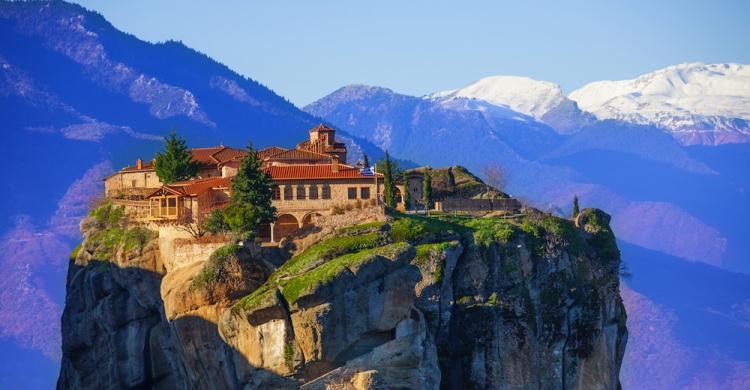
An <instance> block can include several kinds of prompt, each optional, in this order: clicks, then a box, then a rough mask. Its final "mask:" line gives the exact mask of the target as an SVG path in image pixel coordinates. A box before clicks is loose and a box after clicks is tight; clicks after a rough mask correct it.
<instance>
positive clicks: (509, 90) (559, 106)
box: [424, 76, 593, 133]
mask: <svg viewBox="0 0 750 390" xmlns="http://www.w3.org/2000/svg"><path fill="white" fill-rule="evenodd" d="M424 98H425V99H428V100H433V101H442V102H449V101H451V100H456V99H476V100H483V101H485V102H487V103H489V104H492V105H495V106H500V107H507V108H509V109H511V110H513V111H516V112H519V113H522V114H525V115H528V116H531V117H533V118H535V119H537V120H538V121H540V122H543V123H545V124H547V125H550V126H551V127H553V128H554V129H555V130H556V131H558V132H559V133H571V132H575V131H577V130H578V129H579V128H580V127H583V126H585V125H586V124H589V123H590V122H592V121H593V117H591V116H589V115H587V114H585V113H583V112H582V111H581V110H580V109H578V107H577V106H576V104H575V103H574V102H572V101H571V100H570V99H568V98H567V97H566V96H565V95H564V94H563V92H562V89H561V88H560V86H559V85H557V84H554V83H550V82H548V81H539V80H534V79H531V78H528V77H520V76H491V77H485V78H483V79H481V80H478V81H476V82H474V83H472V84H469V85H467V86H465V87H463V88H460V89H454V90H449V91H442V92H436V93H433V94H430V95H427V96H425V97H424Z"/></svg>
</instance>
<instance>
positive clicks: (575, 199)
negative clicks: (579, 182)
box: [573, 195, 581, 218]
mask: <svg viewBox="0 0 750 390" xmlns="http://www.w3.org/2000/svg"><path fill="white" fill-rule="evenodd" d="M580 212H581V209H580V208H579V207H578V195H573V218H576V217H578V214H579V213H580Z"/></svg>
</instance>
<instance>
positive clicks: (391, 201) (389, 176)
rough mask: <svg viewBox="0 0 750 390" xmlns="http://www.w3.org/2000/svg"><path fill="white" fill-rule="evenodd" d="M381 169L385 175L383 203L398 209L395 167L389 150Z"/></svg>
mask: <svg viewBox="0 0 750 390" xmlns="http://www.w3.org/2000/svg"><path fill="white" fill-rule="evenodd" d="M381 169H382V174H383V201H384V202H385V204H386V205H387V206H388V207H396V183H394V182H393V165H391V158H390V156H389V155H388V151H387V150H386V151H385V159H384V161H383V164H382V168H381Z"/></svg>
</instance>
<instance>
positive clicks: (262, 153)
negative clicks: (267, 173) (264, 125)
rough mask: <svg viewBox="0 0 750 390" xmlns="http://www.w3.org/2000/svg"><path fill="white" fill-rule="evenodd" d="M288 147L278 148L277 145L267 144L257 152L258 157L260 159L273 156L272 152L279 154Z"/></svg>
mask: <svg viewBox="0 0 750 390" xmlns="http://www.w3.org/2000/svg"><path fill="white" fill-rule="evenodd" d="M287 150H288V149H284V148H280V147H278V146H269V147H267V148H263V149H261V150H259V151H258V152H257V154H258V158H259V159H261V160H265V159H266V158H268V157H271V156H273V155H274V154H279V153H281V152H286V151H287Z"/></svg>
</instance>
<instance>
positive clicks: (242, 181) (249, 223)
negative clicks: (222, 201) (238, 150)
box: [224, 142, 276, 239]
mask: <svg viewBox="0 0 750 390" xmlns="http://www.w3.org/2000/svg"><path fill="white" fill-rule="evenodd" d="M247 149H248V154H247V156H245V157H244V158H243V159H242V161H241V162H240V167H239V169H238V170H237V175H236V176H234V178H232V184H231V188H232V197H231V199H230V202H229V205H228V206H227V207H226V208H225V209H224V218H225V221H226V224H227V225H228V226H229V228H230V229H231V230H232V232H234V233H235V234H237V235H238V236H240V237H241V238H243V239H246V238H251V237H253V236H254V235H255V232H256V230H257V228H258V225H260V224H262V223H271V222H273V221H274V220H275V219H276V208H275V207H273V205H272V203H271V200H272V198H273V182H272V180H271V176H270V175H269V174H268V173H266V172H264V171H263V170H262V169H261V161H260V159H258V155H257V154H256V153H255V150H254V149H253V145H252V143H250V142H249V143H248V145H247Z"/></svg>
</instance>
